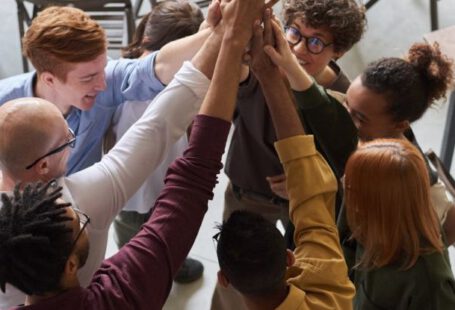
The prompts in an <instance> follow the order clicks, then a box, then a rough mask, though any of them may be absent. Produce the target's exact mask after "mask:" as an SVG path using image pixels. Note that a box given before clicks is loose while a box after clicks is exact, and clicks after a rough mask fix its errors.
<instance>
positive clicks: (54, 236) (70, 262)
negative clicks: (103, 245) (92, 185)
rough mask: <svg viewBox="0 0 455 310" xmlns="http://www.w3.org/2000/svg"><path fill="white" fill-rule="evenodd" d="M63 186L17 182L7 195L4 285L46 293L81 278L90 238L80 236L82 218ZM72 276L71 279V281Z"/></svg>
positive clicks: (1, 243)
mask: <svg viewBox="0 0 455 310" xmlns="http://www.w3.org/2000/svg"><path fill="white" fill-rule="evenodd" d="M61 189H62V188H61V187H59V188H53V185H51V183H47V184H46V185H42V184H33V185H30V184H29V185H27V186H25V187H24V189H23V190H20V185H17V186H16V188H15V190H14V193H13V195H12V196H8V195H6V194H2V203H3V206H2V208H1V209H0V249H1V250H0V262H1V264H0V288H1V290H2V291H3V292H4V291H5V284H6V283H10V284H12V285H14V286H15V287H17V288H18V289H20V290H21V291H23V292H24V293H26V294H27V295H44V294H46V293H54V292H58V291H61V290H62V289H66V288H69V286H71V285H69V283H70V281H72V283H78V282H77V273H76V272H77V269H78V268H80V267H81V266H82V265H83V264H84V263H85V259H86V258H87V254H88V238H87V235H86V233H85V232H83V233H82V234H81V235H80V238H79V239H78V240H77V242H76V243H75V244H74V246H73V242H74V241H75V238H76V236H77V235H78V234H79V230H80V225H79V218H78V217H77V216H76V213H75V212H74V210H73V209H72V208H71V207H70V204H68V203H63V202H62V201H61V199H59V197H61ZM70 279H71V280H70Z"/></svg>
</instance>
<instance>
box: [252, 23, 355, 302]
mask: <svg viewBox="0 0 455 310" xmlns="http://www.w3.org/2000/svg"><path fill="white" fill-rule="evenodd" d="M267 22H268V19H267V18H266V23H265V26H264V28H265V32H267V31H268V30H269V29H270V28H269V26H270V25H268V24H267ZM255 34H256V35H255V44H254V45H256V46H255V47H254V49H255V51H257V52H256V54H257V55H259V56H260V57H262V56H263V55H262V54H261V53H260V49H259V48H258V47H257V45H259V46H260V45H261V43H262V42H261V40H260V37H261V36H260V30H257V31H256V32H255ZM265 37H266V35H265ZM269 54H270V53H269ZM253 58H254V57H253ZM262 64H263V65H262V66H261V67H262V68H269V70H275V68H274V67H273V66H272V65H268V66H267V62H266V61H265V60H264V61H263V63H262ZM256 75H257V76H258V79H259V81H260V83H261V85H262V87H263V91H264V95H265V98H266V101H267V105H268V107H269V110H270V113H271V116H272V119H273V122H274V125H275V130H276V132H277V137H278V139H279V141H278V142H277V143H276V149H277V152H278V155H279V157H280V160H281V162H282V164H283V167H284V170H285V174H286V176H287V189H288V193H289V198H290V201H289V204H290V211H289V212H290V218H291V220H292V222H293V223H294V225H295V227H296V230H295V235H294V239H295V244H296V249H295V256H296V264H295V267H297V268H299V269H300V270H301V273H300V274H298V275H297V276H295V277H292V278H290V279H289V282H291V283H292V284H294V285H296V286H297V287H299V288H300V289H301V290H303V291H304V292H305V293H306V295H305V296H306V297H305V300H304V303H305V304H306V308H308V309H315V308H318V309H350V308H352V298H353V297H354V292H355V290H354V286H353V284H352V283H351V282H350V281H349V279H348V276H347V267H346V263H345V261H344V258H343V254H342V252H341V248H340V244H339V241H338V233H337V229H336V225H335V222H334V205H335V193H336V190H337V182H336V179H335V177H334V175H333V173H332V171H331V169H330V167H329V166H328V164H327V163H326V162H325V160H324V159H323V158H322V156H321V155H320V154H319V153H318V152H317V151H316V148H315V145H314V141H313V137H312V136H309V135H304V131H303V128H302V124H301V122H300V120H299V117H298V114H297V111H296V109H295V105H294V103H293V101H292V100H291V96H290V94H289V91H288V89H287V87H286V85H285V83H284V82H283V81H282V78H281V76H280V75H279V74H277V73H275V74H272V71H263V72H258V73H257V74H256ZM280 81H281V82H280ZM274 85H275V86H274ZM284 308H285V307H283V309H284Z"/></svg>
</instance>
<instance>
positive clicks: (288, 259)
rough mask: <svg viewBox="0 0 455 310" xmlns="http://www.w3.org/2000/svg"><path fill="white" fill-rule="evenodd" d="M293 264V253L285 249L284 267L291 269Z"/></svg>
mask: <svg viewBox="0 0 455 310" xmlns="http://www.w3.org/2000/svg"><path fill="white" fill-rule="evenodd" d="M294 264H295V255H294V252H292V251H291V250H289V249H287V250H286V265H287V266H288V267H291V266H293V265H294Z"/></svg>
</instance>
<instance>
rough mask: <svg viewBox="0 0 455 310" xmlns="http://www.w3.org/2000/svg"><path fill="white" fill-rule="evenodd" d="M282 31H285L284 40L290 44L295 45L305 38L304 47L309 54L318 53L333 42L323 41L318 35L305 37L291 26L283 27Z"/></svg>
mask: <svg viewBox="0 0 455 310" xmlns="http://www.w3.org/2000/svg"><path fill="white" fill-rule="evenodd" d="M284 31H285V33H286V41H288V43H289V44H291V45H297V44H299V43H300V41H302V40H303V39H305V47H306V49H307V50H308V51H309V52H310V53H311V54H315V55H317V54H320V53H322V51H323V50H324V48H326V47H327V46H330V45H332V44H333V43H324V42H323V41H322V40H321V39H319V38H318V37H306V36H304V35H303V34H301V33H300V31H299V30H298V29H297V28H295V27H292V26H289V27H285V28H284Z"/></svg>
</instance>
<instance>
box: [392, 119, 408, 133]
mask: <svg viewBox="0 0 455 310" xmlns="http://www.w3.org/2000/svg"><path fill="white" fill-rule="evenodd" d="M409 126H410V123H409V121H408V120H405V121H401V122H398V123H395V129H396V130H397V131H400V133H401V132H403V131H405V130H406V129H408V128H409Z"/></svg>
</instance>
